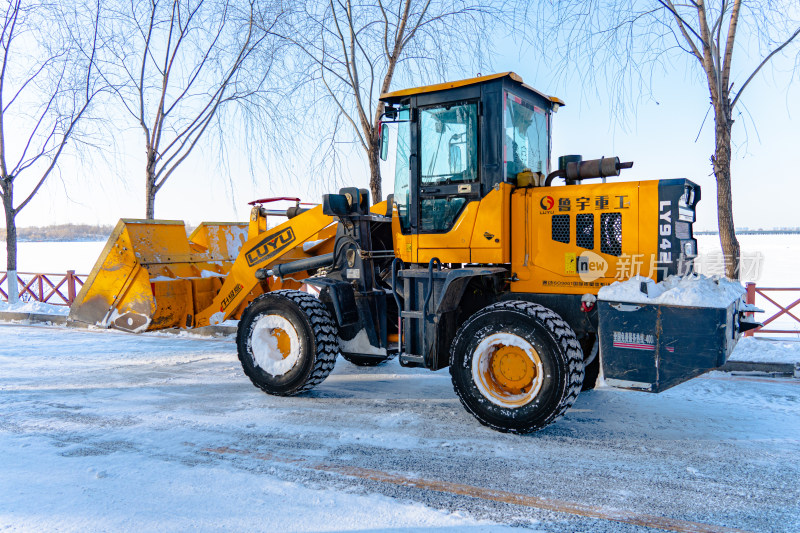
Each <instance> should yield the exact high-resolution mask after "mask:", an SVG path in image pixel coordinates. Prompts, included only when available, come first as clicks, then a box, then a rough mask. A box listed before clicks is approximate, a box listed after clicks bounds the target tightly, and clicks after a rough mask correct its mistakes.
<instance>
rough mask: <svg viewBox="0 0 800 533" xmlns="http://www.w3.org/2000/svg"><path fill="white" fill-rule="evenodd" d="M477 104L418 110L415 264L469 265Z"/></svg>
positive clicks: (475, 208) (474, 205)
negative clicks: (430, 262)
mask: <svg viewBox="0 0 800 533" xmlns="http://www.w3.org/2000/svg"><path fill="white" fill-rule="evenodd" d="M478 108H479V104H478V101H477V100H474V101H463V102H456V103H448V104H445V105H434V106H427V107H421V108H419V115H418V136H417V137H418V139H417V141H418V145H417V146H418V149H417V153H418V154H419V155H418V157H417V158H416V159H417V160H418V161H419V167H418V177H419V194H418V202H417V206H416V208H417V228H416V229H417V233H418V240H417V250H418V253H417V262H420V263H427V262H428V261H429V260H430V259H431V258H433V257H438V258H439V259H440V260H441V261H442V262H443V263H468V262H470V239H471V236H472V231H473V228H474V225H475V217H476V215H477V213H478V206H479V202H477V201H474V200H479V199H480V181H479V180H480V176H479V172H478V168H479V163H480V162H479V153H480V150H479V146H480V143H479V138H478V137H479V131H480V128H479V123H478V121H479V118H480V117H479V113H478Z"/></svg>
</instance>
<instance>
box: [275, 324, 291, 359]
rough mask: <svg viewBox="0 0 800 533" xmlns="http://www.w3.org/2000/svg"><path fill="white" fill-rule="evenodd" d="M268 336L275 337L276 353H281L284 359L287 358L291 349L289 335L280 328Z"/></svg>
mask: <svg viewBox="0 0 800 533" xmlns="http://www.w3.org/2000/svg"><path fill="white" fill-rule="evenodd" d="M270 334H271V335H272V336H273V337H275V340H276V341H277V343H278V351H279V352H280V353H281V355H282V356H283V358H284V359H286V358H287V357H289V353H290V352H291V349H292V341H291V338H290V337H289V334H288V333H286V330H284V329H282V328H274V329H273V330H272V331H271V332H270Z"/></svg>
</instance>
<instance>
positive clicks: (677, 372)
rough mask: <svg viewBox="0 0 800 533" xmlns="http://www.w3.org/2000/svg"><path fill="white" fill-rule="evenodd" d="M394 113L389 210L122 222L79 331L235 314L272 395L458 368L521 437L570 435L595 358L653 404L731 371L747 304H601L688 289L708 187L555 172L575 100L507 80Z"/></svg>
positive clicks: (429, 95) (485, 404)
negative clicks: (646, 280)
mask: <svg viewBox="0 0 800 533" xmlns="http://www.w3.org/2000/svg"><path fill="white" fill-rule="evenodd" d="M381 100H382V101H383V102H384V103H385V104H386V108H385V109H386V111H385V114H384V119H385V120H384V122H383V123H382V126H384V127H382V132H381V141H382V145H381V156H382V158H384V159H385V156H386V153H387V151H388V144H389V135H388V132H389V130H390V128H389V125H390V124H392V125H393V126H391V127H392V128H393V129H394V131H396V133H397V134H396V144H397V146H396V150H395V155H396V161H395V187H394V194H393V195H390V197H389V198H388V200H387V201H385V202H381V203H378V204H375V205H370V199H369V194H368V193H367V191H366V190H364V189H358V188H344V189H341V190H340V191H339V193H338V194H328V195H324V196H323V198H322V203H321V205H316V206H314V207H309V206H303V205H301V204H300V203H299V200H297V199H289V200H291V201H292V202H293V203H294V205H293V206H292V207H290V208H289V209H288V210H286V211H283V210H279V209H275V208H274V207H273V204H271V203H270V202H271V201H272V200H275V199H263V200H257V201H255V202H252V204H253V208H252V211H251V217H250V221H249V223H248V224H238V225H237V224H223V223H205V224H203V225H201V226H200V227H199V228H198V229H197V230H196V231H195V232H194V233H193V234H192V235H191V236H190V237H189V238H188V239H187V238H186V236H185V232H184V227H183V224H182V223H180V222H170V221H140V220H122V221H120V223H119V224H118V226H117V228H116V230H115V231H114V234H113V235H112V236H111V238H110V239H109V242H108V245H107V246H106V248H105V250H104V252H103V254H102V256H101V257H100V259H99V260H98V262H97V265H96V266H95V268H94V270H93V271H92V273H91V275H90V277H89V279H88V280H87V283H86V284H85V285H84V286H83V289H82V290H81V292H80V294H79V295H78V298H77V299H76V301H75V304H74V305H73V307H72V309H71V314H70V316H71V317H72V319H73V320H78V321H83V322H88V323H90V324H97V325H100V326H104V327H113V328H117V329H121V330H125V331H133V332H138V331H145V330H152V329H160V328H168V327H181V328H191V327H203V326H208V325H214V324H221V323H223V322H224V321H225V320H228V319H232V318H233V319H238V320H239V322H238V333H237V339H236V342H237V348H238V354H239V359H240V360H241V363H242V367H243V369H244V372H245V374H246V375H247V376H248V377H249V378H250V379H251V380H252V382H253V383H254V384H255V385H256V386H257V387H259V388H261V389H262V390H264V391H265V392H267V393H269V394H275V395H293V394H297V393H300V392H303V391H306V390H309V389H310V388H312V387H314V386H315V385H317V384H319V383H320V382H321V381H323V380H324V379H325V377H326V376H327V375H328V374H329V373H330V372H331V370H332V369H333V366H334V363H335V361H336V358H337V356H338V355H339V354H341V355H342V356H343V357H344V358H345V359H347V360H349V361H351V362H352V363H355V364H357V365H375V364H380V363H382V362H383V361H385V360H387V359H389V358H391V357H395V356H397V357H399V362H400V364H401V365H402V366H408V367H412V366H415V367H425V368H428V369H430V370H434V371H435V370H440V369H443V368H445V367H449V368H450V374H451V376H452V382H453V386H454V388H455V391H456V393H457V395H458V397H459V398H460V399H461V401H462V403H463V405H464V407H465V408H466V409H467V410H468V411H469V412H470V413H472V414H473V415H474V416H475V417H476V418H477V419H478V420H479V421H480V422H482V423H483V424H485V425H487V426H490V427H492V428H494V429H497V430H500V431H509V432H517V433H525V432H530V431H534V430H537V429H540V428H542V427H544V426H546V425H547V424H549V423H551V422H553V421H554V420H556V419H557V418H559V417H560V416H561V415H562V414H563V413H564V412H565V411H566V410H567V409H568V408H569V407H570V406H571V405H572V403H573V402H574V401H575V398H576V397H577V395H578V393H579V392H580V391H581V389H582V388H584V389H585V388H590V387H591V386H593V385H594V383H595V379H596V378H597V375H598V371H599V369H600V368H601V359H602V368H603V370H604V372H605V378H606V382H607V383H609V384H610V385H614V386H618V387H623V388H628V389H634V390H645V391H650V392H659V391H661V390H664V389H665V388H668V387H670V386H673V385H675V384H677V383H680V382H682V381H685V380H687V379H689V378H691V377H694V376H696V375H699V374H701V373H703V372H706V371H708V370H709V369H712V368H716V367H718V366H721V365H722V364H724V363H725V360H726V358H727V356H728V354H729V353H730V351H731V350H732V348H733V345H734V344H735V342H736V339H737V338H738V334H739V331H740V330H742V329H743V327H745V326H743V325H742V324H741V322H742V320H741V318H742V317H741V315H742V312H741V308H740V303H739V302H738V300H735V301H731V303H730V305H728V306H727V307H726V308H724V309H702V308H700V309H695V310H692V309H689V310H688V311H687V308H684V309H677V310H676V309H674V308H665V307H661V306H657V305H644V304H643V305H638V306H637V305H632V304H626V303H624V302H604V301H600V302H598V301H597V299H596V294H597V292H598V290H599V289H600V288H601V287H604V286H606V285H609V284H611V283H612V282H614V281H615V280H619V279H624V278H628V277H630V276H631V275H633V274H636V273H641V274H642V275H644V276H648V277H650V278H652V279H653V280H654V281H661V280H663V279H665V278H666V277H667V276H671V275H679V274H687V273H689V272H691V265H692V259H693V258H694V257H695V255H696V253H697V243H696V241H695V239H694V238H693V235H692V224H693V222H694V217H695V205H696V203H697V201H698V200H699V199H700V188H699V187H698V186H697V185H696V184H694V183H692V182H691V181H689V180H685V179H671V180H653V181H633V182H620V183H606V182H605V181H606V180H605V179H606V178H607V177H613V176H618V175H619V174H620V171H621V170H622V169H625V168H630V167H631V166H632V163H621V162H620V160H619V159H618V158H615V157H612V158H602V159H597V160H589V161H584V160H582V159H581V157H579V156H564V157H561V158H559V159H558V168H557V169H555V170H553V169H551V168H550V138H551V136H550V133H551V131H550V130H551V123H552V117H553V114H554V113H555V112H556V111H557V110H558V108H559V107H561V106H563V105H564V103H563V102H562V101H561V100H559V99H558V98H555V97H550V96H546V95H544V94H542V93H540V92H538V91H536V90H534V89H532V88H531V87H529V86H527V85H525V84H524V83H523V81H522V79H521V78H520V77H519V76H517V75H516V74H514V73H512V72H507V73H503V74H496V75H490V76H482V77H478V78H473V79H468V80H463V81H457V82H452V83H446V84H440V85H433V86H426V87H420V88H415V89H408V90H401V91H396V92H392V93H389V94H384V95H382V96H381ZM587 180H589V182H588V183H584V182H586V181H587ZM590 180H596V181H594V182H592V181H590ZM599 180H602V182H600V181H599ZM279 200H287V199H286V198H283V199H279ZM275 216H281V217H283V218H285V220H283V221H282V222H281V223H280V224H277V225H274V226H272V225H271V224H269V223H268V221H269V220H274V217H275ZM637 261H638V265H636V266H638V269H637V271H634V270H633V269H631V268H630V267H631V266H633V265H634V263H636V262H637ZM626 269H628V270H626ZM301 288H302V289H304V290H300V289H301ZM315 294H316V295H315ZM692 312H693V313H694V314H691V313H692ZM682 313H683V314H682ZM686 313H690V314H688V315H687V314H686ZM598 353H599V354H600V357H598Z"/></svg>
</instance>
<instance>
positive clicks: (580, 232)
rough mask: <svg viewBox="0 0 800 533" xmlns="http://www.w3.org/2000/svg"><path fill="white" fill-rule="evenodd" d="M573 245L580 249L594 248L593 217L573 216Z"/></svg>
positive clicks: (583, 214) (581, 214) (586, 215)
mask: <svg viewBox="0 0 800 533" xmlns="http://www.w3.org/2000/svg"><path fill="white" fill-rule="evenodd" d="M575 243H576V244H577V245H578V246H580V247H581V248H586V249H587V250H591V249H593V248H594V215H593V214H591V213H579V214H578V215H576V216H575Z"/></svg>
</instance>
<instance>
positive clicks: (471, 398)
mask: <svg viewBox="0 0 800 533" xmlns="http://www.w3.org/2000/svg"><path fill="white" fill-rule="evenodd" d="M450 375H451V377H452V380H453V388H454V389H455V391H456V394H458V397H459V399H460V400H461V403H462V404H463V405H464V407H465V408H466V409H467V411H469V412H470V413H472V414H473V415H474V416H475V418H477V419H478V420H479V421H480V422H481V423H482V424H484V425H486V426H489V427H491V428H493V429H496V430H498V431H504V432H511V433H529V432H531V431H536V430H538V429H541V428H543V427H544V426H546V425H547V424H550V423H551V422H554V421H555V420H557V419H558V418H559V417H561V416H562V415H563V414H564V412H565V411H566V410H567V409H569V407H570V406H571V405H572V404H573V403H574V402H575V399H576V398H577V396H578V393H580V391H581V384H582V383H583V353H582V352H581V347H580V344H578V340H577V339H576V338H575V333H574V332H573V331H572V328H570V327H569V325H568V324H567V323H566V322H564V320H562V319H561V317H560V316H558V315H557V314H556V313H554V312H553V311H551V310H550V309H547V308H545V307H542V306H541V305H538V304H534V303H531V302H523V301H509V302H500V303H497V304H494V305H490V306H488V307H486V308H484V309H482V310H480V311H478V312H477V313H475V314H474V315H472V316H471V317H470V318H469V319H468V320H467V321H466V322H465V323H464V324H463V325H462V326H461V327H460V328H459V330H458V332H457V333H456V336H455V339H454V340H453V344H452V347H451V353H450Z"/></svg>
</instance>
